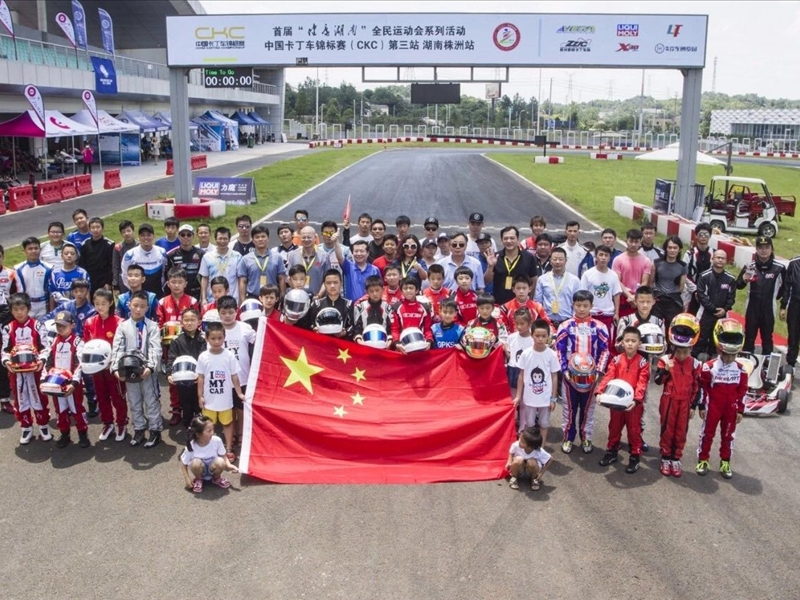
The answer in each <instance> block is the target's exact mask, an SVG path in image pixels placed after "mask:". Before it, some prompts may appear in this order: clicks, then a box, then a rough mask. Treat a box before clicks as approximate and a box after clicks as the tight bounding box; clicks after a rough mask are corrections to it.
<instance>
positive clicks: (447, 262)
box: [436, 232, 484, 292]
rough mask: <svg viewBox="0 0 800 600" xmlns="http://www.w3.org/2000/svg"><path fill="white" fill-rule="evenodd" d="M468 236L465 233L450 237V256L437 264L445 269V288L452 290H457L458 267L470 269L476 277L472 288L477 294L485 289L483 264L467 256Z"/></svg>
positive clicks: (473, 279)
mask: <svg viewBox="0 0 800 600" xmlns="http://www.w3.org/2000/svg"><path fill="white" fill-rule="evenodd" d="M466 249H467V235H466V234H465V233H461V232H458V233H454V234H453V235H451V236H450V255H449V256H445V257H444V258H442V259H440V260H439V261H438V262H437V263H436V264H437V265H442V267H443V268H444V287H446V288H447V289H450V290H454V289H456V287H458V286H457V285H456V280H455V272H456V269H457V268H458V267H461V266H464V267H469V268H470V269H471V270H472V273H473V275H474V277H473V278H472V285H471V288H472V290H473V291H475V292H482V291H483V289H484V281H483V278H484V274H483V268H482V267H481V263H480V261H479V260H478V259H477V258H472V257H471V256H467V254H466Z"/></svg>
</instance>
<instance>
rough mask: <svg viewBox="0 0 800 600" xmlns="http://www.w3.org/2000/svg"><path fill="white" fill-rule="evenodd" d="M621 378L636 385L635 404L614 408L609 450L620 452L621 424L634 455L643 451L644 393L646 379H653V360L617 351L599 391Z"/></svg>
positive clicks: (598, 387) (610, 420) (634, 391)
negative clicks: (630, 406) (651, 364)
mask: <svg viewBox="0 0 800 600" xmlns="http://www.w3.org/2000/svg"><path fill="white" fill-rule="evenodd" d="M612 379H622V380H623V381H626V382H628V383H629V384H631V387H632V388H633V401H634V406H633V408H632V409H631V410H612V411H611V418H610V419H609V421H608V451H609V452H617V451H618V450H619V443H620V440H621V439H622V428H623V427H625V428H626V429H627V430H628V446H630V450H631V456H639V455H640V454H641V453H642V412H643V411H644V395H645V393H646V392H647V382H648V381H650V362H649V361H648V360H647V359H646V358H645V357H643V356H640V355H639V354H638V353H636V354H634V356H633V358H628V355H627V354H624V353H623V354H617V355H616V356H615V357H614V358H613V359H612V360H611V362H610V363H609V365H608V371H606V375H605V377H603V380H602V381H601V382H600V385H599V386H597V388H596V389H597V393H598V394H602V393H603V392H604V391H605V389H606V386H607V385H608V382H609V381H611V380H612Z"/></svg>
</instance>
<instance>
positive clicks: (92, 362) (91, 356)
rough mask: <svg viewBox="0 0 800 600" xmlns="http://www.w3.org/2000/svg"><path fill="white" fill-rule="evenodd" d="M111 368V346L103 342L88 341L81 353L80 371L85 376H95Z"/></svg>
mask: <svg viewBox="0 0 800 600" xmlns="http://www.w3.org/2000/svg"><path fill="white" fill-rule="evenodd" d="M109 366H111V344H109V343H108V342H107V341H105V340H89V341H88V342H86V343H85V344H84V345H83V352H81V369H83V372H84V373H86V374H87V375H95V374H96V373H100V372H101V371H105V370H106V369H107V368H108V367H109Z"/></svg>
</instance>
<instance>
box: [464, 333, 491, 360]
mask: <svg viewBox="0 0 800 600" xmlns="http://www.w3.org/2000/svg"><path fill="white" fill-rule="evenodd" d="M496 342H497V338H496V337H495V335H494V333H492V332H491V331H489V330H488V329H486V328H485V327H470V328H469V329H467V330H466V331H465V332H464V337H463V338H462V340H461V345H462V346H463V347H464V352H466V353H467V356H469V357H470V358H486V357H487V356H489V354H491V352H492V348H494V345H495V343H496Z"/></svg>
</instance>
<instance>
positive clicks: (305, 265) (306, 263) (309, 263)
mask: <svg viewBox="0 0 800 600" xmlns="http://www.w3.org/2000/svg"><path fill="white" fill-rule="evenodd" d="M301 258H302V259H303V268H304V269H305V270H306V287H308V286H310V285H311V275H309V274H308V272H309V271H310V270H311V267H313V266H314V263H315V262H316V260H317V255H316V254H314V255H313V256H310V257H309V258H310V261H308V260H306V257H305V256H301Z"/></svg>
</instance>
